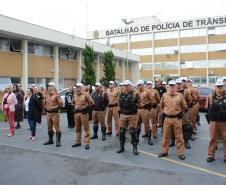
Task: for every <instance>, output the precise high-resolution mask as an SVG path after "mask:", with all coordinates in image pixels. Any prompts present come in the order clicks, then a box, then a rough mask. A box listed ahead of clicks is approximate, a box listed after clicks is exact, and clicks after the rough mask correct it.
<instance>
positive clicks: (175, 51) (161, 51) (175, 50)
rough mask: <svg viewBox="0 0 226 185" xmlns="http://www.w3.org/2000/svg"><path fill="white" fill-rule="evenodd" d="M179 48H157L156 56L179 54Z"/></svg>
mask: <svg viewBox="0 0 226 185" xmlns="http://www.w3.org/2000/svg"><path fill="white" fill-rule="evenodd" d="M178 49H179V48H178V46H170V47H157V48H155V54H156V55H161V54H178Z"/></svg>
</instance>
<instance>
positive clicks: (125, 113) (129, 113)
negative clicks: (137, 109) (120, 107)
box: [121, 112, 136, 115]
mask: <svg viewBox="0 0 226 185" xmlns="http://www.w3.org/2000/svg"><path fill="white" fill-rule="evenodd" d="M121 114H124V115H134V114H136V113H132V112H121Z"/></svg>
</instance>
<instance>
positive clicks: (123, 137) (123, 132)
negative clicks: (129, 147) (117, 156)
mask: <svg viewBox="0 0 226 185" xmlns="http://www.w3.org/2000/svg"><path fill="white" fill-rule="evenodd" d="M125 140H126V128H120V134H119V141H120V149H119V150H118V151H117V153H122V152H124V150H125V149H124V144H125Z"/></svg>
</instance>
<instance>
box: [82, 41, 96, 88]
mask: <svg viewBox="0 0 226 185" xmlns="http://www.w3.org/2000/svg"><path fill="white" fill-rule="evenodd" d="M82 55H83V58H84V67H82V70H83V72H84V73H83V77H82V83H84V84H86V85H88V84H90V85H94V84H95V82H96V75H95V71H94V67H93V65H94V59H95V57H94V51H93V48H92V47H90V46H88V45H86V46H85V49H84V50H83V51H82Z"/></svg>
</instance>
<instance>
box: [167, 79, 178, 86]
mask: <svg viewBox="0 0 226 185" xmlns="http://www.w3.org/2000/svg"><path fill="white" fill-rule="evenodd" d="M168 85H176V82H175V81H174V80H170V81H169V83H168Z"/></svg>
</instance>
